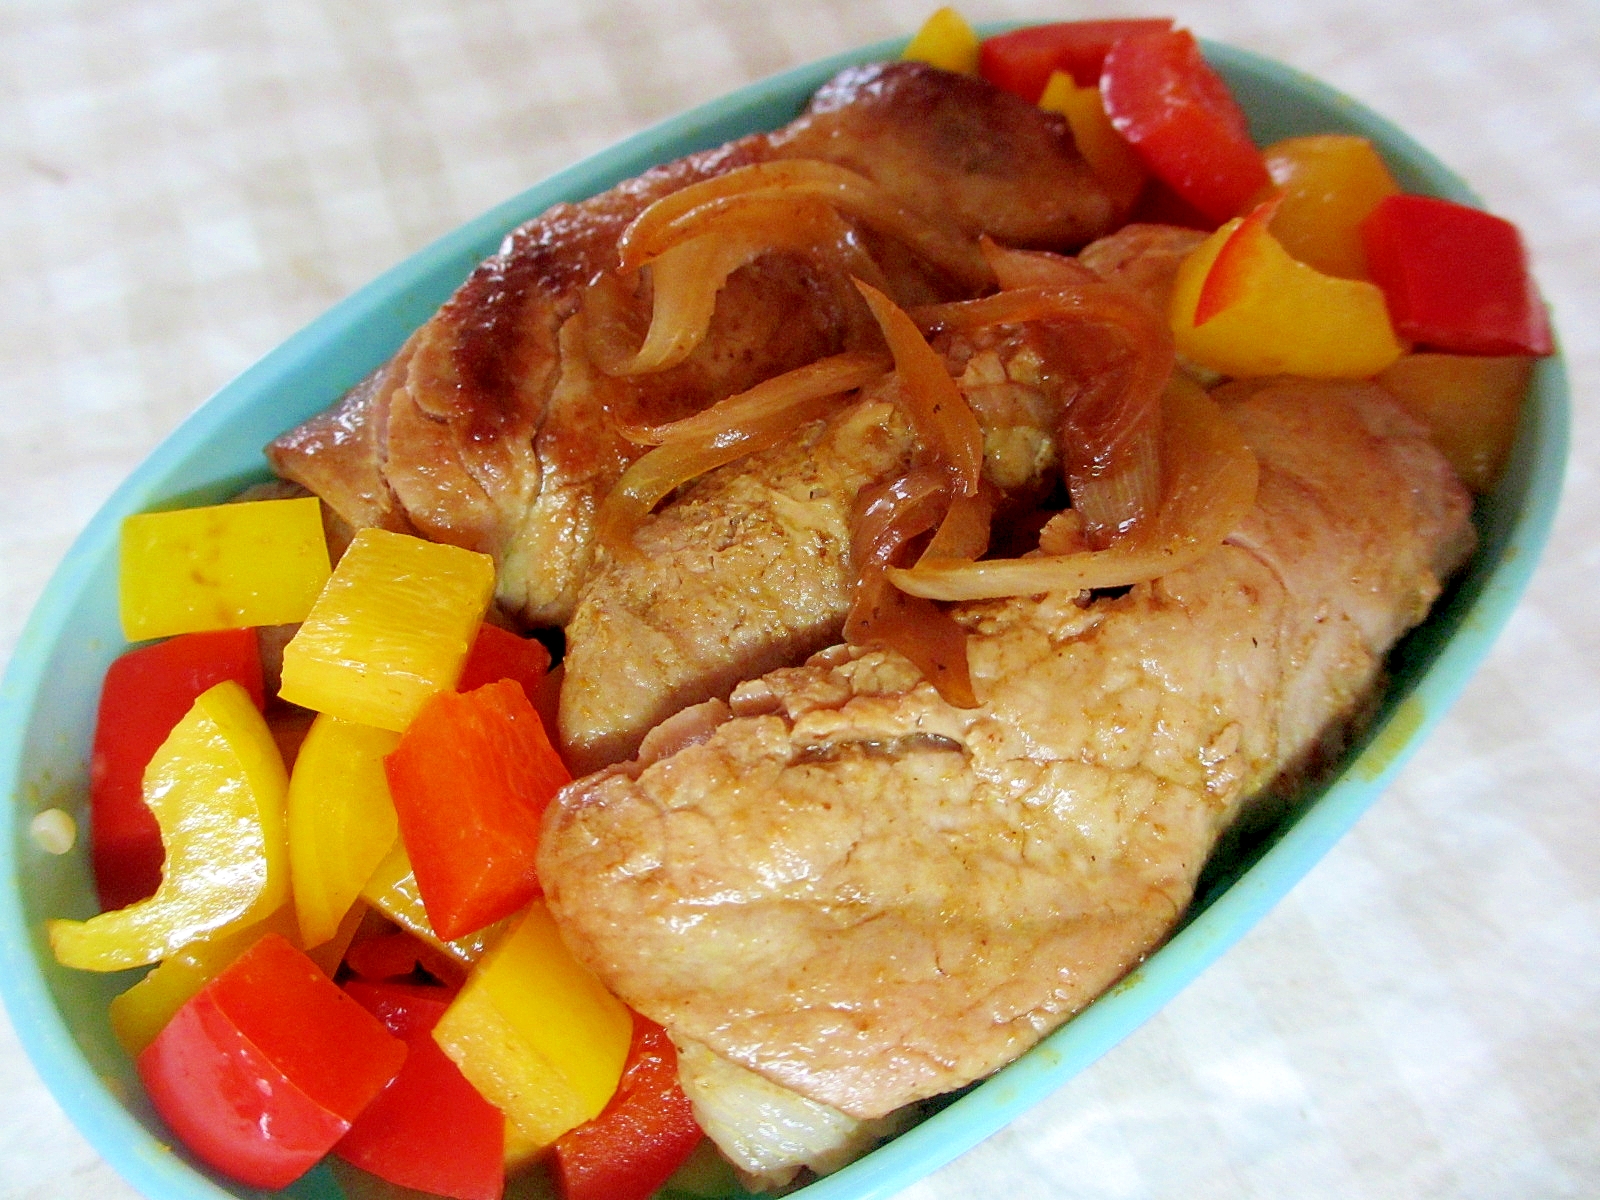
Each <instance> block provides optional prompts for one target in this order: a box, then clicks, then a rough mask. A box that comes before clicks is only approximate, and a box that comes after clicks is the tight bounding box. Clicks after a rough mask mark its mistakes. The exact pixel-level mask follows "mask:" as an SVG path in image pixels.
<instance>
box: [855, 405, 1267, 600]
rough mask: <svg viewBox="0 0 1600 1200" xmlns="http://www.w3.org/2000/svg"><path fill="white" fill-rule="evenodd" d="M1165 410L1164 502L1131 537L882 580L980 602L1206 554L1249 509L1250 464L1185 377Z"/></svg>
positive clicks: (1247, 453) (1135, 573) (1124, 577)
mask: <svg viewBox="0 0 1600 1200" xmlns="http://www.w3.org/2000/svg"><path fill="white" fill-rule="evenodd" d="M1162 410H1163V416H1164V422H1163V427H1162V434H1161V458H1162V466H1163V471H1164V474H1165V483H1164V486H1163V488H1162V496H1161V503H1160V505H1159V507H1158V508H1157V510H1156V515H1155V517H1154V519H1153V520H1151V521H1150V522H1148V523H1146V524H1145V525H1143V526H1141V527H1140V528H1139V529H1138V530H1137V531H1136V532H1135V533H1134V534H1133V535H1132V536H1130V537H1127V538H1124V539H1121V540H1119V541H1117V542H1114V543H1113V544H1112V545H1111V546H1110V547H1109V548H1107V549H1104V550H1088V551H1083V552H1080V553H1075V554H1062V555H1048V554H1040V555H1032V556H1028V557H1024V558H1009V559H990V560H987V561H984V562H975V563H950V562H940V563H918V564H917V566H915V567H913V568H910V569H904V568H897V567H893V566H891V567H888V568H887V569H886V571H885V574H886V575H887V577H888V579H889V580H890V581H891V582H892V583H894V584H895V586H897V587H899V588H901V589H902V590H904V591H905V592H907V593H908V594H910V595H912V596H916V597H923V598H927V599H932V600H983V599H993V598H997V597H1001V596H1030V595H1036V594H1039V593H1042V592H1060V591H1066V592H1077V591H1082V590H1084V589H1087V588H1109V587H1123V586H1126V585H1128V584H1134V583H1143V582H1145V581H1147V580H1150V579H1156V578H1158V577H1160V576H1162V575H1166V574H1168V573H1169V572H1171V571H1175V570H1177V569H1179V568H1180V567H1184V566H1187V565H1189V564H1190V563H1192V562H1195V561H1196V560H1198V559H1200V558H1201V557H1203V556H1204V555H1206V554H1208V553H1210V552H1211V551H1212V550H1214V549H1216V547H1218V546H1220V545H1221V544H1222V542H1223V541H1224V540H1225V539H1226V538H1227V537H1228V535H1229V534H1231V533H1232V532H1233V530H1234V528H1235V527H1236V526H1237V525H1238V524H1239V522H1240V520H1242V519H1243V517H1244V515H1245V514H1246V513H1247V512H1249V510H1250V507H1251V505H1252V504H1254V503H1255V494H1256V479H1257V472H1258V468H1257V464H1256V458H1255V455H1254V454H1253V453H1252V452H1251V450H1250V448H1249V446H1247V445H1246V444H1245V441H1244V437H1243V435H1242V434H1241V433H1240V432H1239V429H1238V427H1237V426H1236V425H1234V423H1233V421H1232V420H1230V419H1229V418H1228V416H1227V415H1226V414H1225V413H1223V411H1222V410H1221V409H1220V408H1219V407H1218V406H1217V404H1216V402H1215V401H1213V400H1212V399H1211V398H1210V397H1209V396H1207V395H1206V394H1205V392H1203V391H1202V390H1201V389H1200V388H1199V387H1198V386H1197V385H1196V384H1194V383H1193V382H1191V381H1190V380H1188V379H1187V378H1185V377H1183V376H1174V377H1173V379H1172V381H1171V382H1170V383H1169V384H1168V385H1167V388H1166V390H1165V392H1164V393H1163V397H1162Z"/></svg>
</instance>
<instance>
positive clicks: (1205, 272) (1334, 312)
mask: <svg viewBox="0 0 1600 1200" xmlns="http://www.w3.org/2000/svg"><path fill="white" fill-rule="evenodd" d="M1272 208H1273V202H1272V201H1268V202H1267V203H1266V204H1263V205H1261V206H1260V207H1258V208H1257V209H1255V211H1253V212H1252V213H1250V215H1249V216H1246V217H1235V218H1234V219H1233V220H1231V221H1229V222H1227V223H1226V224H1225V225H1223V226H1222V228H1220V229H1218V230H1217V231H1216V232H1215V233H1213V234H1212V235H1211V236H1210V237H1208V238H1207V239H1206V240H1205V241H1204V242H1202V243H1200V245H1199V246H1197V247H1195V249H1194V250H1193V251H1192V252H1191V253H1190V254H1189V256H1188V257H1187V258H1186V259H1184V261H1183V262H1182V263H1181V264H1180V265H1179V267H1178V274H1177V280H1176V283H1175V285H1174V287H1173V292H1172V300H1171V308H1170V309H1169V314H1168V315H1169V320H1170V324H1171V327H1172V333H1173V337H1174V339H1175V341H1176V343H1177V349H1178V353H1179V354H1181V355H1183V356H1184V357H1185V358H1187V359H1189V360H1190V361H1191V362H1194V363H1197V364H1199V365H1200V366H1203V367H1207V368H1209V369H1211V370H1213V371H1218V372H1220V373H1222V374H1224V375H1234V376H1257V375H1278V374H1288V375H1304V376H1310V377H1312V378H1320V379H1364V378H1367V377H1369V376H1372V375H1376V374H1377V373H1378V372H1379V371H1381V370H1383V369H1384V368H1385V367H1387V366H1389V364H1391V363H1392V362H1394V361H1395V359H1397V358H1399V357H1400V355H1401V354H1402V353H1403V352H1404V350H1405V347H1404V346H1403V345H1402V344H1401V343H1400V341H1399V339H1398V338H1396V337H1395V334H1394V329H1393V327H1392V326H1391V325H1390V323H1389V310H1388V308H1387V306H1386V305H1385V304H1384V300H1383V293H1382V292H1380V291H1379V290H1378V289H1377V288H1376V287H1375V286H1374V285H1372V284H1370V283H1365V282H1363V281H1361V280H1355V279H1338V278H1335V277H1334V276H1332V275H1324V274H1322V273H1321V272H1320V271H1317V270H1315V269H1314V268H1312V267H1308V266H1306V264H1305V263H1303V262H1299V261H1297V260H1295V259H1294V258H1292V257H1290V255H1289V253H1288V252H1287V251H1286V250H1284V248H1283V247H1282V246H1281V245H1279V244H1278V241H1277V239H1276V238H1274V237H1273V236H1272V234H1271V233H1270V232H1268V229H1267V223H1268V221H1269V220H1270V219H1271V217H1272Z"/></svg>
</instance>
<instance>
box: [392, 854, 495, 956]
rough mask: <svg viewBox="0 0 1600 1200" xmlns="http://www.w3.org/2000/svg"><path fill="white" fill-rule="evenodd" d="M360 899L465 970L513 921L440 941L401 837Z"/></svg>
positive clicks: (486, 926) (491, 925)
mask: <svg viewBox="0 0 1600 1200" xmlns="http://www.w3.org/2000/svg"><path fill="white" fill-rule="evenodd" d="M361 898H362V899H363V900H365V901H366V902H367V903H368V904H370V905H371V906H372V907H373V908H375V909H377V910H378V911H379V912H381V913H382V914H383V915H384V916H386V917H388V918H389V920H391V921H393V922H394V923H395V924H396V925H398V926H400V928H401V929H404V930H405V931H406V932H408V933H410V934H411V935H412V936H414V937H419V938H421V939H422V940H423V941H425V942H427V943H428V944H429V945H430V946H434V947H436V948H437V949H439V950H443V951H444V952H445V953H446V954H448V955H449V956H450V957H451V958H453V959H455V960H456V961H457V962H458V963H460V964H461V965H462V966H464V967H470V966H472V964H473V963H475V962H477V961H478V960H479V959H480V958H482V957H483V955H484V951H486V950H487V949H488V948H489V947H490V946H491V945H493V944H494V942H496V941H497V940H499V938H500V935H501V934H503V933H504V932H505V931H506V929H507V928H508V927H509V926H510V925H511V923H512V918H509V917H508V918H506V919H505V920H503V921H495V922H494V923H493V924H490V925H485V926H484V927H483V928H482V929H475V930H473V931H472V932H471V933H469V934H467V935H466V936H465V937H459V938H456V939H455V940H454V941H450V942H447V941H445V940H444V939H443V938H441V937H440V936H439V935H438V934H437V933H435V932H434V931H433V926H432V925H431V924H430V923H429V921H428V910H427V909H426V908H424V907H423V904H422V889H421V888H419V887H417V876H416V873H415V872H414V871H412V869H411V859H410V857H409V856H407V854H406V847H405V843H404V842H402V841H401V840H400V839H399V838H398V837H397V838H395V840H394V844H393V845H392V846H391V847H390V848H389V853H388V854H387V855H385V856H384V858H383V861H381V862H380V863H379V864H378V865H377V867H376V868H375V869H374V870H373V872H372V875H371V877H369V878H368V880H367V882H366V883H365V884H364V885H363V886H362V888H361Z"/></svg>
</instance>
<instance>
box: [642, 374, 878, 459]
mask: <svg viewBox="0 0 1600 1200" xmlns="http://www.w3.org/2000/svg"><path fill="white" fill-rule="evenodd" d="M891 365H892V364H891V363H890V361H889V360H888V359H887V358H885V357H884V356H883V355H881V354H871V353H868V352H866V351H851V352H847V353H845V354H834V355H831V356H830V357H828V358H819V359H818V360H817V361H816V362H814V363H807V364H806V365H805V366H803V367H798V368H796V369H795V370H793V371H788V372H785V373H784V374H782V375H778V376H775V377H773V378H772V379H767V380H763V381H762V382H761V383H758V384H756V386H755V387H753V388H751V389H750V390H749V391H746V392H740V393H739V394H738V395H737V396H729V397H728V398H727V399H726V400H719V401H718V402H717V403H715V404H713V405H712V406H711V407H710V408H703V409H701V410H700V411H699V412H697V413H695V414H694V415H692V416H688V417H684V418H683V419H682V420H679V421H668V422H666V423H665V424H662V425H630V426H627V427H625V428H624V429H623V431H622V432H623V435H624V436H625V437H627V439H628V440H629V441H631V442H637V443H638V444H639V445H642V446H661V445H667V444H671V443H681V442H692V441H700V440H708V439H715V438H718V437H722V436H724V435H726V433H727V431H728V430H730V429H742V428H746V427H748V426H749V425H751V424H752V423H753V422H761V421H767V420H773V419H783V418H785V417H790V418H792V414H793V411H794V408H795V406H796V405H798V404H802V403H803V402H805V401H806V400H808V399H810V398H812V397H816V396H836V395H839V394H841V393H843V392H851V391H855V390H857V389H859V388H864V387H866V386H867V385H868V384H869V383H872V382H874V381H876V380H877V379H878V378H879V377H880V376H881V375H883V373H884V372H885V371H887V370H888V369H889V368H890V366H891Z"/></svg>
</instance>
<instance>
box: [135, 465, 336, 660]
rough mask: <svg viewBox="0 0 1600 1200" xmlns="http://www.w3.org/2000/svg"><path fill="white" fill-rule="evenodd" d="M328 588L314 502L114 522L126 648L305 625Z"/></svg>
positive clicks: (262, 503)
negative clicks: (118, 530)
mask: <svg viewBox="0 0 1600 1200" xmlns="http://www.w3.org/2000/svg"><path fill="white" fill-rule="evenodd" d="M327 581H328V543H327V540H326V538H325V537H324V536H323V532H322V504H321V501H319V500H317V498H316V497H315V496H307V497H304V498H302V499H297V500H256V501H250V502H248V503H241V504H218V505H213V506H211V507H207V508H184V509H177V510H174V511H172V512H153V513H138V514H136V515H134V516H131V517H128V518H126V519H125V520H124V521H123V522H122V544H121V552H120V563H119V573H118V598H119V603H120V608H121V616H122V631H123V634H124V636H126V637H127V639H128V640H129V641H130V642H139V641H144V640H145V639H147V638H158V637H171V636H172V635H174V634H179V633H197V632H200V631H203V630H208V629H240V628H245V627H249V626H256V625H288V624H292V623H293V622H295V621H300V620H304V619H305V615H306V614H307V613H308V612H310V611H311V605H312V603H313V602H314V601H315V600H316V598H317V594H318V593H319V592H320V591H321V590H322V586H323V584H325V583H327Z"/></svg>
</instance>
